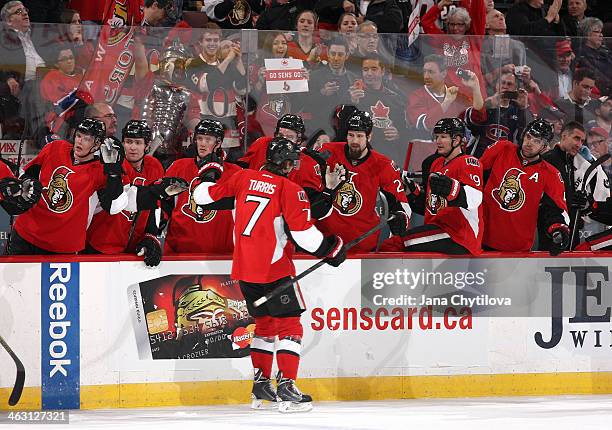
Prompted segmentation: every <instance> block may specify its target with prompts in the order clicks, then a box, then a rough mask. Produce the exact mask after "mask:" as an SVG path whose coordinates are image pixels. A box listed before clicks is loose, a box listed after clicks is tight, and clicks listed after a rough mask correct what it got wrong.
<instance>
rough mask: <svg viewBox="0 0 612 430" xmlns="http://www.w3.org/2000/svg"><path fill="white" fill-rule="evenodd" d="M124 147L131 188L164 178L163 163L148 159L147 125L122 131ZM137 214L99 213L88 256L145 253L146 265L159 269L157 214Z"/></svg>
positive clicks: (134, 123)
mask: <svg viewBox="0 0 612 430" xmlns="http://www.w3.org/2000/svg"><path fill="white" fill-rule="evenodd" d="M121 144H122V145H123V148H124V150H125V160H124V162H123V165H122V167H123V172H124V181H126V182H128V184H129V185H130V186H135V187H136V186H143V185H151V184H153V182H155V181H156V180H158V179H160V178H161V177H162V176H164V168H163V167H162V165H161V163H160V162H159V161H158V160H157V159H156V158H154V157H152V156H150V155H146V154H147V152H148V150H149V147H150V145H151V128H150V127H149V126H148V124H147V122H146V121H142V120H131V121H128V122H127V124H126V125H125V127H124V128H123V131H122V142H121ZM137 213H138V212H130V211H129V210H127V209H124V210H122V211H121V212H120V213H118V214H116V215H111V214H109V213H108V212H105V211H99V212H98V213H96V214H95V215H94V217H93V219H92V221H91V224H90V225H89V228H88V229H87V252H89V253H96V254H98V253H101V254H118V253H121V252H133V253H142V254H143V256H144V261H145V264H147V265H148V266H157V265H158V264H159V262H160V260H161V256H162V250H161V244H160V241H159V238H158V235H159V229H158V226H157V223H156V221H155V213H154V211H152V210H151V211H147V214H145V215H148V216H147V217H141V216H137ZM130 233H131V234H130Z"/></svg>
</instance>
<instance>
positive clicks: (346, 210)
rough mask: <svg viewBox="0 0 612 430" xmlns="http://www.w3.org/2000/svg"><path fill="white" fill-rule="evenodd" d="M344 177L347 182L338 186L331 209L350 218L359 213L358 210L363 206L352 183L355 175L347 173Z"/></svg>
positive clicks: (359, 195) (359, 194) (360, 197)
mask: <svg viewBox="0 0 612 430" xmlns="http://www.w3.org/2000/svg"><path fill="white" fill-rule="evenodd" d="M346 175H347V181H346V182H345V183H344V184H342V185H341V186H340V189H339V190H338V192H337V193H336V198H335V199H334V202H333V204H332V207H333V208H335V209H336V210H337V211H338V212H340V213H341V214H342V215H346V216H351V215H355V214H356V213H357V212H359V209H361V206H362V205H363V196H362V195H361V193H360V192H359V191H358V190H357V188H356V187H355V184H354V183H353V176H355V175H356V173H354V172H349V171H347V172H346Z"/></svg>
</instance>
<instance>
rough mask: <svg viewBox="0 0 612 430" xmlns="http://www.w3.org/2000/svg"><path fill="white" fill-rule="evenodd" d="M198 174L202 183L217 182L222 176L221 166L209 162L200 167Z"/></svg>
mask: <svg viewBox="0 0 612 430" xmlns="http://www.w3.org/2000/svg"><path fill="white" fill-rule="evenodd" d="M198 174H199V176H200V179H201V180H202V182H217V181H218V180H219V178H220V177H221V175H222V174H223V165H222V164H221V163H217V162H215V161H211V162H209V163H206V164H205V165H203V166H202V167H200V171H199V172H198Z"/></svg>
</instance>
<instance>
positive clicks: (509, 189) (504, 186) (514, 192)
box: [491, 167, 525, 212]
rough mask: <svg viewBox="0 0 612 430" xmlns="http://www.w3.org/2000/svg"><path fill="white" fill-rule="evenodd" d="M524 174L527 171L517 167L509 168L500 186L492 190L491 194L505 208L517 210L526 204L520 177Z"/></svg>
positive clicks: (510, 210) (512, 210) (509, 210)
mask: <svg viewBox="0 0 612 430" xmlns="http://www.w3.org/2000/svg"><path fill="white" fill-rule="evenodd" d="M524 174H525V172H523V171H522V170H520V169H517V168H515V167H513V168H511V169H508V171H507V172H506V173H505V174H504V177H503V179H502V181H501V183H500V184H499V187H497V188H493V190H491V196H492V197H493V199H494V200H495V201H496V202H497V204H499V207H500V208H502V209H503V210H505V211H508V212H515V211H517V210H519V209H520V208H522V207H523V205H524V204H525V191H524V190H523V187H522V185H521V179H520V178H521V175H524Z"/></svg>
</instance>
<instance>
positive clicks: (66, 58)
mask: <svg viewBox="0 0 612 430" xmlns="http://www.w3.org/2000/svg"><path fill="white" fill-rule="evenodd" d="M72 60H74V55H71V56H70V57H62V58H58V59H57V62H58V63H62V62H64V61H72Z"/></svg>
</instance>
